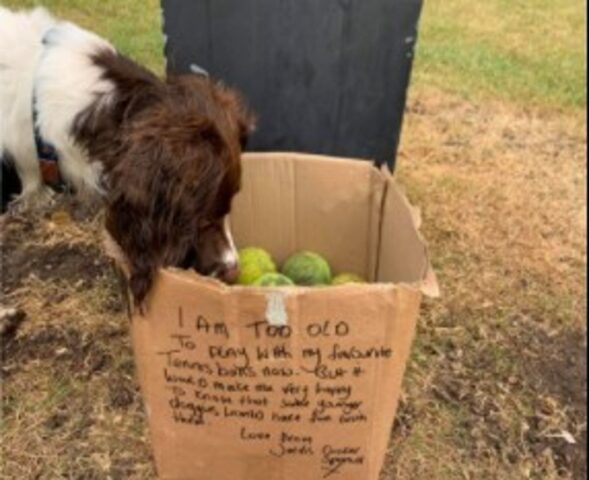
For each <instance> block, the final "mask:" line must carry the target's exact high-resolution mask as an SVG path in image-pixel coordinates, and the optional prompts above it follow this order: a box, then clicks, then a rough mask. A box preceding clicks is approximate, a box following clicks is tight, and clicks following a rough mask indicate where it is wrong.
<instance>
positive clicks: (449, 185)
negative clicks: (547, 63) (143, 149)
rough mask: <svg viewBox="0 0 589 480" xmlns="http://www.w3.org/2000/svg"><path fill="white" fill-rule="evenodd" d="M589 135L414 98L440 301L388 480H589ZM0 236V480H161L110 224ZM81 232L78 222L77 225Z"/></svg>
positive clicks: (32, 221)
mask: <svg viewBox="0 0 589 480" xmlns="http://www.w3.org/2000/svg"><path fill="white" fill-rule="evenodd" d="M585 149H586V136H585V133H584V127H583V122H582V120H581V119H579V118H575V117H567V116H564V115H561V114H558V112H552V113H547V112H538V111H523V110H516V109H515V107H506V106H503V105H501V104H485V105H477V104H474V103H469V102H467V101H465V100H462V99H459V98H456V97H452V96H449V95H447V94H442V93H440V92H438V91H419V92H416V93H414V94H413V96H412V100H411V102H410V105H409V108H408V113H407V121H406V125H405V137H404V143H403V146H402V152H401V157H400V160H399V162H400V163H399V165H400V166H399V170H398V178H399V181H400V183H401V184H403V185H404V186H405V187H406V189H407V192H408V195H409V197H410V198H411V200H412V201H413V202H414V203H415V204H417V205H419V206H420V207H421V208H422V214H423V220H424V225H423V230H424V233H425V236H426V238H427V239H428V240H429V243H430V246H431V253H432V258H433V260H434V264H435V268H436V270H437V272H438V275H439V281H440V284H441V285H442V288H443V297H442V298H441V299H439V300H428V301H426V303H425V305H424V307H423V313H422V317H421V320H420V325H419V332H418V336H417V340H416V343H415V346H414V349H413V354H412V357H411V361H410V364H409V366H408V371H407V376H406V380H405V384H404V392H403V396H402V401H401V407H400V410H399V414H398V417H397V420H396V423H395V426H394V429H393V432H392V435H391V444H390V449H389V453H388V456H387V459H386V463H385V466H384V469H383V473H382V476H381V478H382V480H385V479H386V480H392V479H420V478H431V479H528V478H529V479H561V478H562V479H581V478H585V474H586V456H585V447H586V442H587V425H586V419H587V414H586V413H587V412H586V401H587V397H586V384H587V374H586V367H587V365H586V351H587V342H586V328H585V316H586V289H585V285H586V276H585V269H586V249H585V231H586V220H585V215H586V194H587V192H586V187H585V181H586V156H585ZM77 212H78V210H77V208H76V207H75V205H74V204H73V203H72V202H71V201H70V200H67V201H66V200H62V201H61V202H60V205H58V206H57V207H56V209H54V210H52V211H48V212H44V213H39V214H38V215H37V216H36V217H31V216H30V215H28V216H26V217H19V216H14V217H10V218H8V217H5V218H3V219H2V220H1V222H2V227H1V228H2V236H1V247H2V289H1V297H0V304H2V305H8V306H11V307H16V308H18V309H20V310H21V311H22V312H24V313H23V314H21V315H20V317H17V318H16V319H15V320H13V321H12V323H11V324H4V325H0V334H1V335H2V364H1V369H0V374H1V379H2V423H1V427H0V428H1V436H2V444H1V457H0V478H5V479H11V480H12V479H19V480H20V479H23V480H24V479H55V478H71V479H113V480H114V479H150V478H155V473H154V468H153V464H152V458H151V454H150V447H149V439H148V432H147V429H146V423H145V415H144V412H143V407H142V404H141V399H140V395H139V391H138V387H137V383H136V381H135V378H134V365H133V358H132V352H131V348H130V341H129V325H128V320H127V317H126V313H125V307H124V303H123V301H122V297H121V295H120V292H119V290H118V282H117V279H116V277H115V275H114V272H113V270H112V268H111V265H110V263H109V261H108V260H107V259H106V258H105V257H104V256H103V254H102V253H101V247H100V235H99V231H100V215H98V216H89V217H88V216H85V217H84V218H77ZM72 217H73V218H72Z"/></svg>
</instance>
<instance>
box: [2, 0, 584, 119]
mask: <svg viewBox="0 0 589 480" xmlns="http://www.w3.org/2000/svg"><path fill="white" fill-rule="evenodd" d="M2 3H3V4H4V5H6V6H10V7H23V8H25V7H31V6H35V5H44V6H46V7H48V8H50V9H51V10H52V11H54V12H55V13H56V14H59V15H61V16H63V17H65V18H68V19H71V20H73V21H76V22H78V23H80V24H81V25H83V26H85V27H88V28H91V29H93V30H95V31H97V32H98V33H100V34H102V35H104V36H105V37H106V38H109V39H110V40H111V41H112V42H113V43H114V44H115V45H116V46H117V47H118V48H119V49H120V50H121V51H123V52H124V53H127V54H129V55H131V56H133V57H134V58H136V59H137V60H139V61H141V62H143V63H145V64H147V65H148V66H150V67H151V68H154V69H156V70H157V71H160V72H161V71H162V69H163V54H162V52H163V40H162V35H161V25H160V11H159V8H160V4H159V1H158V0H102V1H98V0H94V1H89V0H44V1H41V0H3V2H2ZM585 24H586V0H485V1H473V0H428V1H426V2H425V10H424V13H423V18H422V22H421V28H420V30H421V38H420V42H419V48H418V54H417V57H416V58H417V60H416V65H415V72H414V86H415V87H416V88H417V89H419V88H421V87H431V86H434V87H437V88H442V89H444V90H446V91H449V92H454V93H459V94H461V95H463V96H466V97H468V98H473V99H483V98H494V99H501V100H506V101H509V102H515V103H517V104H519V105H525V106H538V107H547V108H551V109H554V108H556V109H562V110H566V111H573V112H575V113H577V114H580V113H581V112H582V110H583V109H584V108H585V106H586V103H587V96H586V88H585V84H586V80H587V62H586V54H587V49H586V46H585V44H586V37H587V33H586V28H585Z"/></svg>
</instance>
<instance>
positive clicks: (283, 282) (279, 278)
mask: <svg viewBox="0 0 589 480" xmlns="http://www.w3.org/2000/svg"><path fill="white" fill-rule="evenodd" d="M253 284H254V285H256V286H258V287H287V286H292V285H294V282H293V281H292V280H291V279H290V278H288V277H287V276H285V275H282V274H280V273H265V274H264V275H262V276H261V277H260V278H258V279H257V280H256V281H255V282H254V283H253Z"/></svg>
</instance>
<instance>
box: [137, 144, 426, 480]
mask: <svg viewBox="0 0 589 480" xmlns="http://www.w3.org/2000/svg"><path fill="white" fill-rule="evenodd" d="M243 184H244V189H243V192H242V193H241V194H240V196H239V198H237V199H236V201H235V204H234V208H233V214H232V224H233V229H234V233H235V235H236V240H237V244H238V246H240V247H243V246H247V245H261V246H264V247H266V248H268V249H269V250H270V251H271V252H272V253H273V255H275V257H276V258H277V260H279V261H282V260H284V258H286V256H288V255H289V254H291V253H293V252H294V251H296V250H299V249H303V248H304V249H312V250H316V251H318V252H321V253H322V254H324V255H325V256H326V257H327V258H328V259H329V261H330V262H331V264H332V265H333V266H334V270H335V271H344V270H345V271H353V272H356V273H359V274H362V275H365V276H367V277H369V278H373V279H374V278H378V279H379V280H380V281H381V282H387V283H379V284H369V285H347V286H342V287H326V288H284V289H262V288H245V287H227V286H225V285H222V284H220V283H218V282H217V281H215V280H212V279H206V278H202V277H200V276H198V275H196V274H194V273H189V272H184V271H179V270H173V269H168V270H163V271H161V272H160V273H159V274H158V277H157V280H156V284H155V287H154V289H153V291H152V294H151V295H150V298H149V308H148V310H147V312H146V315H145V316H143V317H142V316H139V315H138V314H135V315H133V318H132V324H133V345H134V351H135V356H136V361H137V366H138V373H139V380H140V383H141V388H142V392H143V395H144V398H145V403H146V408H147V411H148V417H149V425H150V430H151V437H152V443H153V448H154V455H155V460H156V464H157V469H158V473H159V476H160V478H163V479H174V480H180V479H183V480H184V479H186V480H210V479H215V480H258V479H259V480H262V479H263V480H287V479H295V478H304V479H311V480H312V479H322V478H334V479H341V480H359V479H361V480H377V478H378V474H379V471H380V468H381V465H382V461H383V459H384V454H385V450H386V447H387V442H388V437H389V434H390V429H391V427H392V423H393V419H394V415H395V410H396V406H397V402H398V398H399V392H400V388H401V382H402V379H403V373H404V369H405V365H406V362H407V357H408V355H409V352H410V348H411V342H412V339H413V335H414V331H415V323H416V320H417V316H418V310H419V304H420V300H421V296H422V292H425V293H427V294H435V293H437V284H436V282H435V277H434V276H433V273H432V272H431V268H430V266H429V261H428V258H427V252H426V248H425V245H424V244H423V241H422V239H421V237H420V235H419V233H418V231H417V229H416V226H415V221H414V215H413V212H412V210H411V207H410V205H409V204H408V203H407V201H406V200H405V198H404V197H403V195H402V194H401V193H400V192H399V191H398V189H397V187H396V185H395V183H394V181H393V180H392V179H391V178H390V177H389V176H388V175H386V174H385V173H382V172H379V171H378V170H376V169H374V168H373V167H372V166H371V165H370V164H368V163H362V162H357V161H350V160H342V159H331V158H326V157H317V156H309V155H296V154H281V153H276V154H248V155H246V156H245V158H244V181H243ZM392 282H395V283H392Z"/></svg>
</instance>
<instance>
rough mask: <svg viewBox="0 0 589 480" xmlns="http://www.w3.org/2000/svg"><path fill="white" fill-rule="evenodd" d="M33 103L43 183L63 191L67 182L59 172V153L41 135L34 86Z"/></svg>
mask: <svg viewBox="0 0 589 480" xmlns="http://www.w3.org/2000/svg"><path fill="white" fill-rule="evenodd" d="M31 103H32V105H31V109H32V117H33V136H34V138H35V148H36V149H37V159H38V160H39V168H40V170H41V177H42V179H43V183H45V185H47V186H49V187H51V188H52V189H54V190H56V191H63V190H64V189H65V184H64V182H63V180H62V178H61V175H60V173H59V165H58V162H59V155H58V154H57V150H56V149H55V147H54V146H53V145H51V144H50V143H48V142H46V141H45V140H44V139H43V137H42V136H41V130H40V128H39V111H38V108H37V93H36V91H35V88H34V87H33V95H32V102H31Z"/></svg>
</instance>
